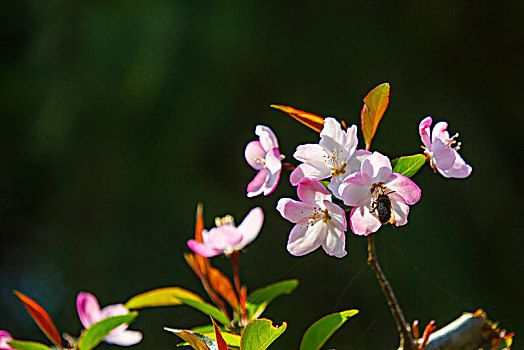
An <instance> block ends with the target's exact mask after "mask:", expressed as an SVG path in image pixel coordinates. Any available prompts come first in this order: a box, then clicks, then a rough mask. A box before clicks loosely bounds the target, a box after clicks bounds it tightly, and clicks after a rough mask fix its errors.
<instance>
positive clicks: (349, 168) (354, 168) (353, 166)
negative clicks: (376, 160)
mask: <svg viewBox="0 0 524 350" xmlns="http://www.w3.org/2000/svg"><path fill="white" fill-rule="evenodd" d="M371 154H372V153H371V152H370V151H366V150H363V149H358V150H356V151H355V152H354V153H353V155H352V156H351V158H349V160H348V162H347V164H346V172H348V173H349V174H353V173H356V172H358V171H360V168H361V167H362V162H363V161H364V159H366V158H367V157H368V156H369V155H371Z"/></svg>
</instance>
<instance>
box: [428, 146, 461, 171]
mask: <svg viewBox="0 0 524 350" xmlns="http://www.w3.org/2000/svg"><path fill="white" fill-rule="evenodd" d="M431 151H432V153H433V161H434V162H435V166H436V167H437V168H440V169H442V170H446V169H449V168H451V167H452V166H453V164H454V163H455V154H456V153H457V152H456V151H455V150H454V149H453V148H449V147H448V146H446V145H445V144H444V143H443V142H442V141H441V140H440V139H436V140H435V142H433V147H432V149H431Z"/></svg>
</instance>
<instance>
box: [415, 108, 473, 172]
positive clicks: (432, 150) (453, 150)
mask: <svg viewBox="0 0 524 350" xmlns="http://www.w3.org/2000/svg"><path fill="white" fill-rule="evenodd" d="M432 122H433V120H432V119H431V117H426V118H424V119H422V121H421V122H420V124H419V127H418V131H419V134H420V138H421V139H422V143H423V144H424V146H423V147H422V148H424V153H425V154H426V156H427V157H428V158H429V163H430V165H431V167H432V168H433V169H434V170H435V169H436V170H438V172H439V173H440V174H441V175H442V176H444V177H447V178H459V179H462V178H465V177H468V176H469V175H470V174H471V171H472V168H471V166H469V165H468V164H466V162H465V161H464V159H462V157H461V156H460V155H459V154H458V152H457V151H458V150H459V149H460V142H457V141H456V140H455V138H456V137H457V136H458V133H456V134H455V135H453V136H452V137H449V133H448V131H447V130H446V129H447V127H448V123H446V122H438V123H437V124H435V126H434V127H433V131H432V132H431V133H430V127H431V123H432Z"/></svg>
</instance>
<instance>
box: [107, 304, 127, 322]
mask: <svg viewBox="0 0 524 350" xmlns="http://www.w3.org/2000/svg"><path fill="white" fill-rule="evenodd" d="M100 313H101V315H102V319H104V318H108V317H111V316H121V315H127V314H128V313H129V310H128V309H126V307H125V306H124V305H123V304H113V305H107V306H106V307H104V308H103V309H102V310H100Z"/></svg>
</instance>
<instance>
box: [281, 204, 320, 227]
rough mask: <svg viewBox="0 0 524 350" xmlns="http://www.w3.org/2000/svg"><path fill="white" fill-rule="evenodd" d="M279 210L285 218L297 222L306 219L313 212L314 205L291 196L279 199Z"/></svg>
mask: <svg viewBox="0 0 524 350" xmlns="http://www.w3.org/2000/svg"><path fill="white" fill-rule="evenodd" d="M277 210H278V212H279V213H280V215H282V217H283V218H284V219H286V220H289V221H291V222H292V223H295V224H296V223H298V222H302V221H305V220H306V219H307V217H308V216H309V215H310V214H312V213H313V205H311V204H307V203H302V202H298V201H295V200H293V199H290V198H281V199H280V200H279V201H278V204H277Z"/></svg>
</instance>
